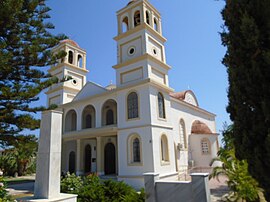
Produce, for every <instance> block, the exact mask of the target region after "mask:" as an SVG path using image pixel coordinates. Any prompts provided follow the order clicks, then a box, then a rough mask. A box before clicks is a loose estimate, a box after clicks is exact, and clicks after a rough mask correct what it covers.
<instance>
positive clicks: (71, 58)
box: [68, 51, 73, 64]
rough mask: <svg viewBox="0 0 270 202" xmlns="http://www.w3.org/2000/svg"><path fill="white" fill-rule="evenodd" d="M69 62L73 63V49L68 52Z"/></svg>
mask: <svg viewBox="0 0 270 202" xmlns="http://www.w3.org/2000/svg"><path fill="white" fill-rule="evenodd" d="M68 62H69V63H70V64H73V52H72V51H69V52H68Z"/></svg>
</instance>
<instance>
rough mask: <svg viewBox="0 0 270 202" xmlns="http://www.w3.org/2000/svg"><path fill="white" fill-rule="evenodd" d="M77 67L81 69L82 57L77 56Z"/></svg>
mask: <svg viewBox="0 0 270 202" xmlns="http://www.w3.org/2000/svg"><path fill="white" fill-rule="evenodd" d="M77 66H78V67H82V56H81V55H78V60H77Z"/></svg>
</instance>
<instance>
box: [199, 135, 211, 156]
mask: <svg viewBox="0 0 270 202" xmlns="http://www.w3.org/2000/svg"><path fill="white" fill-rule="evenodd" d="M201 149H202V154H210V142H209V140H208V139H207V138H204V139H202V140H201Z"/></svg>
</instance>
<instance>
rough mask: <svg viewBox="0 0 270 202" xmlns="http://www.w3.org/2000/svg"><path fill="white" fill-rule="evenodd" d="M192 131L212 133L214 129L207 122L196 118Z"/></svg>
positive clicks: (193, 132) (194, 132) (195, 132)
mask: <svg viewBox="0 0 270 202" xmlns="http://www.w3.org/2000/svg"><path fill="white" fill-rule="evenodd" d="M191 133H192V134H212V131H211V130H210V128H209V127H208V126H207V125H206V124H205V123H203V122H201V121H199V120H196V121H194V122H193V124H192V128H191Z"/></svg>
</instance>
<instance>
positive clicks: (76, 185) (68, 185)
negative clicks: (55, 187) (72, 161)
mask: <svg viewBox="0 0 270 202" xmlns="http://www.w3.org/2000/svg"><path fill="white" fill-rule="evenodd" d="M82 186H83V181H82V178H81V177H80V176H76V175H75V174H74V173H73V174H69V173H67V175H66V176H65V177H61V192H63V193H70V194H78V193H79V192H80V190H81V189H82Z"/></svg>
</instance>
